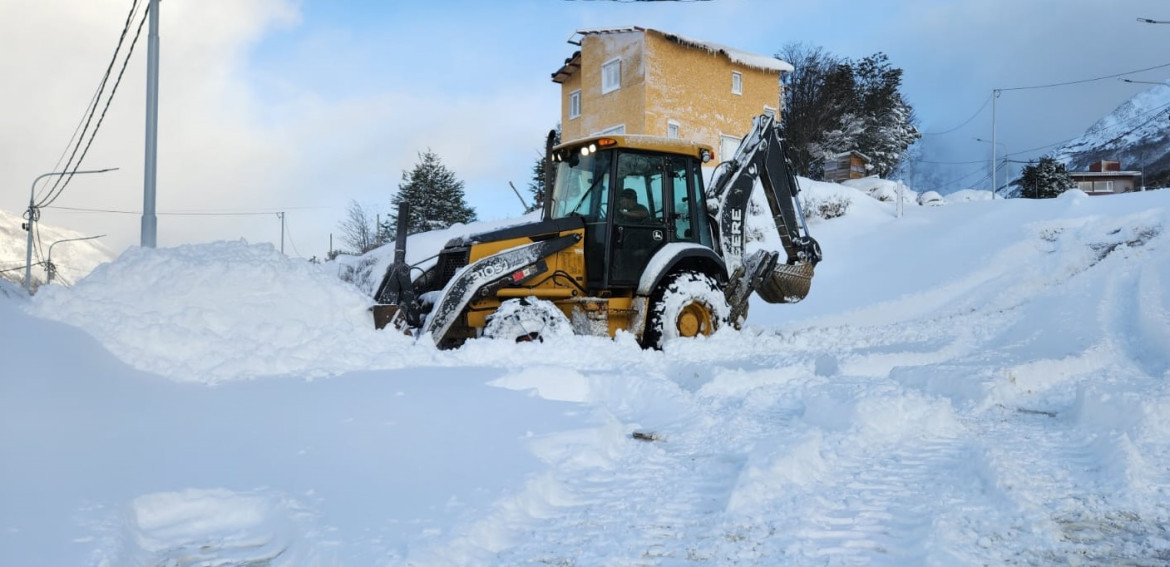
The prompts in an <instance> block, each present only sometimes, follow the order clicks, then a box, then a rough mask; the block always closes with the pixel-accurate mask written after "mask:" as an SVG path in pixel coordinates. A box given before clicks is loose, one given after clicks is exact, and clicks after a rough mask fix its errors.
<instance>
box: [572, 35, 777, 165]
mask: <svg viewBox="0 0 1170 567" xmlns="http://www.w3.org/2000/svg"><path fill="white" fill-rule="evenodd" d="M569 43H571V44H573V45H577V46H579V47H580V49H579V50H578V51H576V52H575V53H573V55H572V56H571V57H569V58H568V59H566V60H565V63H564V65H562V66H561V68H560V69H557V71H556V72H555V73H553V74H552V80H553V82H555V83H558V84H560V85H561V139H562V140H565V141H568V140H573V139H577V138H583V137H586V136H591V135H595V134H602V133H607V134H648V135H655V136H669V137H674V138H684V139H688V140H692V141H695V142H699V143H701V144H706V145H709V146H711V147H713V148H718V149H719V153H720V159H721V160H722V159H726V158H729V157H730V156H731V155H732V154H734V152H735V150H736V148H738V147H739V142H740V140H741V139H743V137H744V136H745V135H746V134H747V132H748V130H750V129H751V126H752V118H754V117H756V116H759V115H760V114H765V113H770V114H772V115H773V116H775V117H776V119H777V120H779V118H780V115H779V113H780V100H781V96H780V74H781V73H783V72H788V71H792V65H790V64H788V63H786V62H784V61H781V60H779V59H776V58H774V57H768V56H764V55H757V54H754V53H748V52H745V51H740V50H737V49H733V48H730V47H725V46H722V45H718V44H714V43H708V42H704V41H698V40H694V39H689V38H685V37H683V36H680V35H676V34H672V33H667V32H663V31H658V30H654V29H649V28H640V27H629V28H611V29H598V30H580V31H577V32H576V33H574V34H573V36H572V37H570V38H569Z"/></svg>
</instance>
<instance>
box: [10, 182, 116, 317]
mask: <svg viewBox="0 0 1170 567" xmlns="http://www.w3.org/2000/svg"><path fill="white" fill-rule="evenodd" d="M116 169H118V168H116V167H107V168H106V169H87V170H85V171H53V172H50V173H42V174H40V175H38V176H37V178H36V179H34V180H33V182H32V188H31V189H29V191H28V212H27V213H26V214H27V215H28V224H26V225H25V226H24V229H25V230H27V231H28V244H27V248H26V250H25V254H24V291H26V292H28V294H29V295H32V239H33V223H34V222H37V220H39V219H40V216H41V215H40V213H39V212H38V211H37V204H36V198H37V197H36V193H37V182H38V181H40V180H41V179H44V178H46V177H52V176H54V175H81V174H84V173H105V172H107V171H114V170H116Z"/></svg>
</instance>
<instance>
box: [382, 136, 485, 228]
mask: <svg viewBox="0 0 1170 567" xmlns="http://www.w3.org/2000/svg"><path fill="white" fill-rule="evenodd" d="M403 202H406V203H409V204H410V218H409V219H408V222H407V225H406V231H407V233H408V234H415V233H418V232H426V231H429V230H439V229H443V228H447V227H449V226H451V225H453V224H455V223H468V222H472V221H474V220H476V216H475V210H474V209H472V208H471V207H469V206H468V205H467V202H466V201H465V200H464V197H463V182H462V181H460V180H459V179H458V178H456V177H455V173H453V172H452V171H451V170H450V169H447V166H445V165H443V163H442V162H440V161H439V156H438V155H436V154H435V153H434V152H432V151H431V150H429V149H428V150H427V151H425V152H423V153H421V154H419V162H418V163H417V164H415V166H414V169H413V170H411V171H409V172H407V171H405V170H403V172H402V183H399V184H398V192H397V193H395V194H394V197H393V198H392V199H391V200H390V204H391V205H392V208H391V211H390V214H389V220H388V221H387V222H386V224H384V225H382V231H383V234H384V235H387V236H388V238H387V239H388V240H392V239H393V235H394V231H395V227H396V226H397V223H398V205H399V204H401V203H403Z"/></svg>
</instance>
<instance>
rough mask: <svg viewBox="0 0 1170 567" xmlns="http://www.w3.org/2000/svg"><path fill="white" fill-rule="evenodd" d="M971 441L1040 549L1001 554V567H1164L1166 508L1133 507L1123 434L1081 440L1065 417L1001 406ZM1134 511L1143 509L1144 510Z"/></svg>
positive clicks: (1168, 533)
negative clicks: (975, 442)
mask: <svg viewBox="0 0 1170 567" xmlns="http://www.w3.org/2000/svg"><path fill="white" fill-rule="evenodd" d="M1000 411H1001V412H1002V415H1001V419H985V420H980V422H979V423H980V424H981V427H980V430H979V431H978V434H977V436H976V438H977V439H980V440H981V443H982V444H983V447H982V450H983V452H984V454H985V455H986V457H985V458H986V460H987V462H988V464H989V465H988V466H989V469H990V474H991V475H992V476H993V479H992V480H994V482H995V483H996V484H997V485H998V486H999V487H1000V489H1001V493H1002V494H1003V495H1004V496H1006V497H1007V498H1008V499H1009V500H1010V501H1011V503H1012V506H1013V507H1014V508H1015V509H1016V510H1017V511H1018V514H1019V517H1020V518H1021V520H1022V521H1023V522H1024V524H1025V525H1027V526H1028V527H1029V530H1030V532H1031V535H1032V537H1040V538H1041V539H1043V540H1046V543H1048V545H1046V546H1045V548H1044V551H1034V550H1019V549H1012V548H1011V547H1008V548H1001V549H999V550H998V555H999V557H997V558H996V560H997V562H999V563H1001V564H1018V563H1024V564H1037V563H1039V564H1088V565H1166V564H1167V563H1168V562H1170V528H1168V525H1170V524H1168V523H1167V519H1170V502H1167V501H1165V500H1162V501H1161V502H1149V501H1146V502H1145V505H1142V504H1141V503H1139V502H1136V501H1134V499H1133V498H1132V496H1131V495H1130V494H1129V493H1128V491H1127V490H1126V486H1127V484H1128V476H1129V475H1130V474H1131V469H1132V467H1131V463H1130V462H1129V461H1130V457H1129V456H1127V455H1126V450H1125V444H1124V443H1123V442H1121V441H1122V437H1123V435H1122V434H1120V433H1118V434H1115V435H1113V436H1110V437H1107V438H1096V439H1086V437H1085V434H1084V433H1083V432H1081V431H1078V430H1077V429H1075V428H1073V427H1069V425H1070V424H1069V422H1068V418H1066V417H1064V416H1060V415H1057V416H1049V415H1045V414H1039V413H1021V412H1018V411H1014V412H1013V411H1011V410H1008V409H1006V408H1001V410H1000ZM1139 508H1145V509H1144V510H1142V509H1139Z"/></svg>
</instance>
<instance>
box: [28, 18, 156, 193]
mask: <svg viewBox="0 0 1170 567" xmlns="http://www.w3.org/2000/svg"><path fill="white" fill-rule="evenodd" d="M137 3H138V0H135V5H137ZM149 12H150V5H149V4H148V5H147V8H146V10H144V11H143V13H142V19H141V20H140V21H139V22H138V30H137V31H135V32H134V40H133V41H131V42H130V47H129V49H127V50H126V58H125V59H124V60H123V61H122V68H121V69H120V70H119V71H118V78H117V79H116V80H115V81H114V86H113V88H112V89H110V95H109V96H108V97H106V105H105V106H104V107H103V108H102V114H101V116H99V117H98V122H97V125H95V126H94V128H93V132H91V133H90V135H89V141H88V142H86V144H85V150H83V151H82V152H81V157H80V158H78V159H77V164H76V165H74V166H73V171H71V172H70V173H69V175H68V176H60V177H63V178H64V179H65V181H64V183H62V185H61V187H60V188H58V189H56V193H54V190H53V189H50V190H49V195H48V196H46V197H45V198H44V199H43V200H42V201H41V202H40V203H39V204H38V205H37V207H44V206H48V205H49V204H51V203H52V202H53V201H56V200H57V198H58V197H60V196H61V193H63V192H64V191H65V188H66V187H68V186H69V182H70V181H71V180H72V179H73V175H74V174H75V173H77V170H78V169H80V168H81V162H82V160H84V159H85V155H86V154H88V153H89V147H90V146H91V145H93V140H94V138H96V137H97V133H98V129H99V128H101V127H102V121H104V120H105V118H106V112H107V111H108V110H109V109H110V103H111V102H113V101H114V94H115V93H117V92H118V85H120V84H122V76H123V75H124V74H125V73H126V67H127V66H128V65H129V64H130V56H131V55H133V54H134V46H135V45H137V44H138V38H139V36H141V35H142V26H143V24H145V23H146V17H147V15H148V14H149ZM119 45H121V41H119ZM116 56H117V52H116V51H115V57H116ZM91 117H92V115H91ZM82 135H83V136H84V133H83V134H82ZM66 169H68V164H66Z"/></svg>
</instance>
